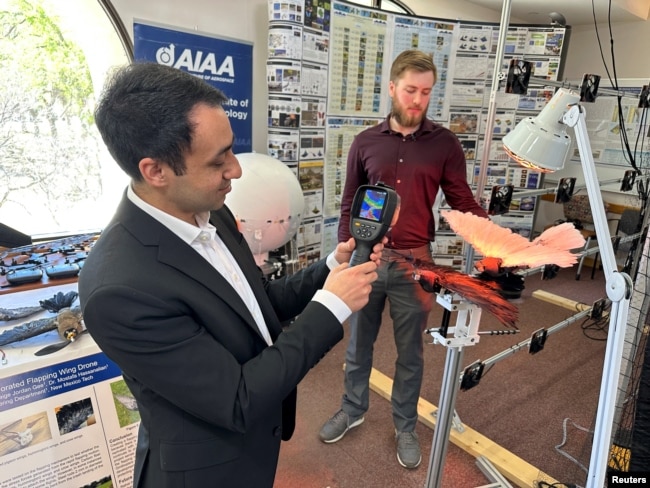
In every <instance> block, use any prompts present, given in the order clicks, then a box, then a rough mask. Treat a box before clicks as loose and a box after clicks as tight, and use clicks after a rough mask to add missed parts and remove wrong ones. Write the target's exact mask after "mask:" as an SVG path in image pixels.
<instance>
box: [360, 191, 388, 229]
mask: <svg viewBox="0 0 650 488" xmlns="http://www.w3.org/2000/svg"><path fill="white" fill-rule="evenodd" d="M385 203H386V192H383V191H376V190H366V192H365V194H364V195H363V200H362V202H361V208H360V209H359V217H361V218H363V219H367V220H372V221H374V222H379V221H380V220H381V213H382V211H383V210H384V204H385Z"/></svg>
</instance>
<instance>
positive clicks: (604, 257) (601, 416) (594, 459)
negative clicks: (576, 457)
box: [562, 105, 633, 488]
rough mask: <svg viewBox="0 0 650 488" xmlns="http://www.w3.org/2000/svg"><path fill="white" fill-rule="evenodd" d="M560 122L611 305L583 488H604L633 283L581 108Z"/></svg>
mask: <svg viewBox="0 0 650 488" xmlns="http://www.w3.org/2000/svg"><path fill="white" fill-rule="evenodd" d="M562 120H563V122H564V123H565V124H566V125H568V126H569V127H573V129H574V131H575V134H576V142H577V144H578V150H579V151H580V161H581V163H582V170H583V173H584V176H585V183H586V184H587V194H588V195H589V204H590V206H591V213H592V215H593V218H594V228H595V230H596V237H597V238H598V244H599V247H600V258H601V261H602V263H603V271H604V273H605V278H606V282H605V287H606V291H607V297H608V298H609V299H610V300H611V301H612V309H611V311H610V321H609V331H608V334H607V346H606V349H605V361H604V364H603V376H602V381H601V386H600V396H599V398H598V410H597V412H596V427H595V429H594V439H593V444H592V448H591V459H590V461H589V472H588V475H587V483H586V488H602V487H603V486H604V485H605V471H606V469H607V464H608V461H609V455H610V448H611V441H612V429H613V424H614V411H615V408H616V397H617V393H618V380H619V376H620V372H621V362H622V359H623V345H624V343H625V327H626V325H627V314H628V310H629V306H630V297H631V293H632V287H633V286H632V279H631V278H630V277H629V276H628V275H627V274H626V273H619V272H618V271H617V265H616V256H615V254H614V247H613V244H612V239H611V234H610V232H609V226H608V225H607V215H606V213H605V205H604V202H603V196H602V194H601V193H600V189H599V184H598V175H597V173H596V164H595V162H594V159H593V155H592V152H591V145H590V144H589V135H588V133H587V124H586V122H585V113H584V110H583V108H582V107H581V106H580V105H574V106H573V107H571V108H570V109H569V111H568V112H567V113H566V114H564V117H563V118H562Z"/></svg>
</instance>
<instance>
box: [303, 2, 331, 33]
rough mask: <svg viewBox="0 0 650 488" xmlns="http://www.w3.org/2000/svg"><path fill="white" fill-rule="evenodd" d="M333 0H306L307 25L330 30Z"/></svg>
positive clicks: (312, 27)
mask: <svg viewBox="0 0 650 488" xmlns="http://www.w3.org/2000/svg"><path fill="white" fill-rule="evenodd" d="M331 6H332V2H331V0H305V27H309V28H310V29H316V30H319V31H323V32H329V30H330V20H331V15H332V12H331Z"/></svg>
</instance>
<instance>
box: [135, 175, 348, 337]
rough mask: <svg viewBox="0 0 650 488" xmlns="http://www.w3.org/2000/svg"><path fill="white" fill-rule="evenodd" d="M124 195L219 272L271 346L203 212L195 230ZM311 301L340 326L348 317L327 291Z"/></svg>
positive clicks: (331, 261)
mask: <svg viewBox="0 0 650 488" xmlns="http://www.w3.org/2000/svg"><path fill="white" fill-rule="evenodd" d="M126 195H127V198H128V199H129V200H130V201H131V202H133V204H134V205H136V206H137V207H138V208H140V209H141V210H142V211H144V212H146V213H147V214H149V215H151V217H153V218H154V219H156V220H157V221H159V222H160V223H161V224H163V225H164V226H165V227H167V228H168V229H169V230H170V231H172V232H173V233H174V234H176V235H177V236H178V237H179V238H180V239H182V240H183V241H184V242H186V243H187V244H188V245H190V246H192V248H194V249H195V250H196V251H197V252H198V253H199V254H200V255H201V256H203V257H204V258H205V260H206V261H208V262H209V263H210V264H211V265H212V266H213V267H214V268H215V269H216V270H217V271H218V272H219V274H221V275H222V276H223V277H224V278H225V279H226V280H227V281H228V283H230V285H231V286H232V287H233V288H234V289H235V290H236V291H237V293H238V295H239V296H240V297H241V299H242V300H243V301H244V303H245V304H246V306H247V307H248V310H249V311H250V313H251V315H252V316H253V318H254V319H255V323H256V324H257V327H258V329H259V331H260V333H261V334H262V337H264V340H265V341H266V343H267V344H268V345H272V344H273V341H272V340H271V335H270V334H269V329H268V327H267V325H266V322H265V321H264V317H263V316H262V311H261V310H260V307H259V304H258V303H257V300H256V299H255V295H254V293H253V290H252V289H251V287H250V284H249V283H248V281H247V280H246V278H245V277H244V273H243V272H242V270H241V268H240V267H239V264H237V261H236V260H235V258H234V257H233V255H232V254H231V253H230V251H229V250H228V248H227V247H226V245H225V244H224V243H223V241H222V240H221V238H220V237H219V235H218V234H217V229H216V227H214V226H213V225H212V224H211V223H210V222H209V218H210V213H209V212H204V213H202V214H196V215H195V216H194V218H195V220H196V226H194V225H191V224H189V223H187V222H185V221H183V220H181V219H179V218H177V217H174V216H173V215H170V214H168V213H166V212H163V211H162V210H160V209H158V208H156V207H154V206H152V205H149V204H148V203H147V202H145V201H144V200H142V199H141V198H140V197H138V195H136V194H135V192H134V191H133V189H132V188H131V185H129V187H128V189H127V193H126ZM337 265H338V263H337V261H336V259H335V258H334V253H333V252H332V253H331V254H330V255H329V256H328V257H327V266H328V267H329V268H330V269H332V268H334V267H336V266H337ZM313 300H315V301H317V302H320V303H321V304H323V305H324V306H325V307H327V308H328V309H329V310H330V311H331V312H332V313H333V314H334V315H335V316H336V317H337V318H338V319H339V321H340V322H341V323H343V321H344V320H346V319H347V318H348V317H349V316H350V315H351V313H352V311H351V310H350V308H349V307H348V306H347V305H346V304H345V302H343V300H341V299H340V298H339V297H338V296H336V295H335V294H334V293H332V292H329V291H327V290H322V289H321V290H318V291H317V292H316V294H315V295H314V297H313Z"/></svg>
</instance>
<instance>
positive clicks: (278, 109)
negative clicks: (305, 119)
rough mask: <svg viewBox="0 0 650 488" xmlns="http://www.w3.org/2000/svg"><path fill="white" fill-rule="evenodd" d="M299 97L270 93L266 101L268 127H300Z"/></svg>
mask: <svg viewBox="0 0 650 488" xmlns="http://www.w3.org/2000/svg"><path fill="white" fill-rule="evenodd" d="M300 100H301V99H300V98H299V97H281V96H278V95H270V96H269V101H268V108H269V109H268V124H267V125H268V127H273V128H275V127H278V128H285V129H298V128H299V127H300V112H301V107H300Z"/></svg>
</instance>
